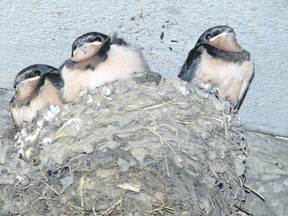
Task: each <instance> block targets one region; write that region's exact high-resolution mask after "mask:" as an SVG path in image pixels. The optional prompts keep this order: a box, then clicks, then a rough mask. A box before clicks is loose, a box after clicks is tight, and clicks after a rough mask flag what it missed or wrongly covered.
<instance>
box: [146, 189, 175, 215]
mask: <svg viewBox="0 0 288 216" xmlns="http://www.w3.org/2000/svg"><path fill="white" fill-rule="evenodd" d="M146 193H147V194H148V195H149V196H153V197H155V198H156V199H157V200H158V201H159V202H160V205H159V204H154V206H156V208H155V209H153V210H152V211H149V212H148V214H152V213H155V212H158V213H159V214H161V215H164V214H163V212H162V211H166V212H169V213H172V214H174V209H173V208H171V207H168V206H166V205H165V202H164V201H163V200H162V199H161V198H160V197H158V196H157V195H155V194H152V193H149V192H146Z"/></svg>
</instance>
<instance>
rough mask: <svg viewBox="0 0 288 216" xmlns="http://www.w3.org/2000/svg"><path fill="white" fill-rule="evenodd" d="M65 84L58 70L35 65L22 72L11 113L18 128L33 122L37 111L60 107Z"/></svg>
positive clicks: (19, 76) (18, 79)
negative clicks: (48, 106)
mask: <svg viewBox="0 0 288 216" xmlns="http://www.w3.org/2000/svg"><path fill="white" fill-rule="evenodd" d="M63 85H64V82H63V81H62V79H61V76H60V74H59V71H58V69H56V68H54V67H51V66H49V65H43V64H35V65H31V66H29V67H27V68H25V69H23V70H22V71H20V72H19V73H18V74H17V76H16V78H15V82H14V88H15V89H16V91H15V95H14V96H13V97H12V100H11V101H10V111H11V114H12V118H13V121H14V123H15V125H16V127H18V128H21V127H24V126H25V124H26V123H29V122H32V120H33V119H34V118H35V116H36V115H37V111H38V110H40V109H42V108H44V107H45V106H47V105H50V104H52V105H60V104H62V99H61V97H60V91H59V90H60V89H61V88H63Z"/></svg>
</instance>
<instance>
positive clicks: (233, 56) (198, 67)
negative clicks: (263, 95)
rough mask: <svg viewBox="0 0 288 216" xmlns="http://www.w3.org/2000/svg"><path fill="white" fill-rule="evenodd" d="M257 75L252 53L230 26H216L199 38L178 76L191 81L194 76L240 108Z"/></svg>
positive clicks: (206, 86) (205, 86) (235, 107)
mask: <svg viewBox="0 0 288 216" xmlns="http://www.w3.org/2000/svg"><path fill="white" fill-rule="evenodd" d="M253 76H254V64H253V62H252V60H251V57H250V53H249V52H248V51H247V50H245V49H243V48H242V47H241V46H240V45H239V44H238V42H237V40H236V34H235V32H234V30H233V29H232V28H230V27H229V26H215V27H213V28H209V29H208V30H206V31H205V32H204V33H203V34H202V35H201V36H200V38H199V39H198V41H197V43H196V45H195V46H194V48H193V49H192V50H191V51H190V52H189V54H188V57H187V59H186V61H185V63H184V65H183V66H182V69H181V71H180V73H179V75H178V77H179V78H181V79H182V80H186V81H188V82H190V81H191V80H192V79H193V78H194V77H195V78H196V79H199V80H200V81H201V82H202V84H203V85H202V86H203V87H204V88H205V89H206V90H217V91H218V93H219V95H220V96H221V97H222V98H224V99H227V100H228V101H229V102H230V103H231V104H232V106H233V107H234V109H235V110H237V109H238V108H239V107H240V105H241V102H242V100H243V98H244V96H245V94H246V91H247V89H248V87H249V84H250V82H251V80H252V78H253Z"/></svg>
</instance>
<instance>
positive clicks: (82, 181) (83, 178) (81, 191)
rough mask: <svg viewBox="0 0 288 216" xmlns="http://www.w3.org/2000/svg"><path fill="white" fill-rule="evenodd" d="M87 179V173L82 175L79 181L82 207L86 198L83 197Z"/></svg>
mask: <svg viewBox="0 0 288 216" xmlns="http://www.w3.org/2000/svg"><path fill="white" fill-rule="evenodd" d="M85 180H86V175H84V176H82V177H81V179H80V183H79V188H78V190H79V191H80V199H81V207H82V208H84V199H83V185H84V182H85Z"/></svg>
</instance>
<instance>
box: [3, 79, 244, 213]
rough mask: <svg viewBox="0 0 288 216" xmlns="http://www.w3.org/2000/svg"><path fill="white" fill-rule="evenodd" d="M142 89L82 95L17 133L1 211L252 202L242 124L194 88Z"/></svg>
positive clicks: (193, 208)
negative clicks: (247, 193) (246, 186)
mask: <svg viewBox="0 0 288 216" xmlns="http://www.w3.org/2000/svg"><path fill="white" fill-rule="evenodd" d="M139 80H140V79H139ZM139 80H138V81H139ZM144 81H145V79H144ZM144 81H143V77H142V81H141V82H140V83H139V82H137V81H135V80H131V81H127V82H115V83H112V84H107V85H105V86H103V87H101V88H98V89H97V90H96V91H95V92H93V93H85V92H84V93H83V92H82V94H83V96H82V97H81V99H80V100H79V101H78V102H77V103H73V104H68V105H65V106H62V107H53V106H51V107H50V108H49V109H48V110H45V111H43V112H41V113H40V116H42V117H41V118H40V117H39V119H38V121H37V123H36V122H35V123H34V124H31V125H30V126H28V127H27V128H25V129H24V130H22V131H21V132H18V134H16V136H15V141H14V147H13V148H11V149H10V151H9V154H8V155H7V157H9V161H10V162H7V165H8V167H9V169H8V170H7V172H6V174H5V175H3V178H2V183H3V182H5V181H6V183H7V184H6V186H5V188H9V189H10V190H11V191H12V192H13V193H10V194H8V193H6V197H4V199H5V198H6V199H9V200H12V201H11V203H9V204H7V205H4V208H3V209H4V210H6V212H10V213H13V214H17V213H19V214H25V213H27V214H37V215H42V214H47V215H56V214H57V215H59V214H65V215H75V214H85V215H117V214H119V215H173V214H175V215H234V214H236V211H237V210H239V209H241V203H243V202H244V201H245V193H244V189H243V187H244V181H245V172H246V165H245V159H246V156H247V146H246V142H245V139H244V138H243V132H242V128H241V126H240V123H239V120H238V116H237V115H235V114H231V115H230V114H225V109H223V104H224V103H223V101H219V100H218V99H217V98H216V97H215V96H214V95H213V94H207V93H205V92H204V91H202V90H201V89H199V88H198V87H197V85H196V84H195V83H191V84H188V83H184V82H182V81H181V80H179V79H177V78H174V79H163V80H162V81H161V82H160V84H159V85H155V83H153V82H144ZM19 155H21V157H22V159H24V160H20V159H18V158H17V156H19ZM12 161H14V162H12ZM7 179H10V180H9V181H8V180H7ZM11 179H12V180H11ZM12 185H13V187H12ZM2 189H3V186H2ZM7 190H8V189H7ZM11 196H13V197H14V199H11ZM11 209H14V211H12V210H11Z"/></svg>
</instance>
